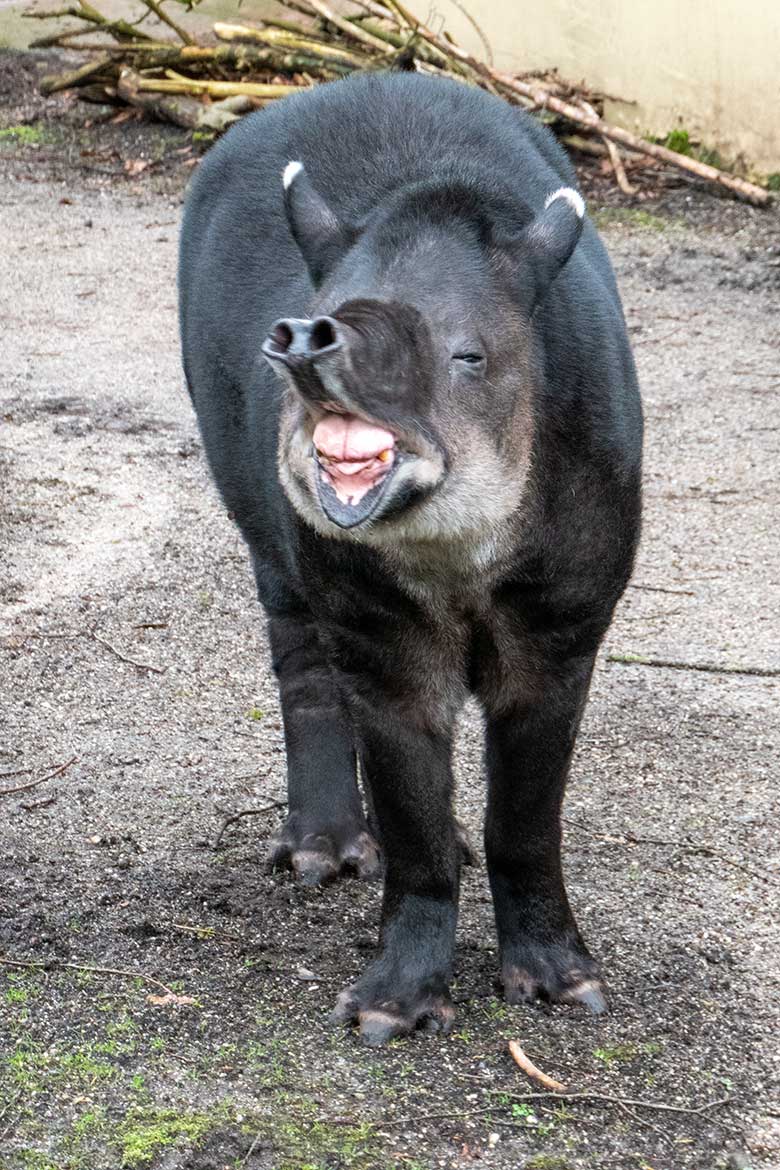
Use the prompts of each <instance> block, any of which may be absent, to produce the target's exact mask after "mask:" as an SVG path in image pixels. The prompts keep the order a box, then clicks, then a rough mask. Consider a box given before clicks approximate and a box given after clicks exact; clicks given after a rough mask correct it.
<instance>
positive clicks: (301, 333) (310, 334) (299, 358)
mask: <svg viewBox="0 0 780 1170" xmlns="http://www.w3.org/2000/svg"><path fill="white" fill-rule="evenodd" d="M343 345H344V336H343V332H342V330H341V328H340V326H339V323H338V321H334V319H333V318H332V317H315V318H314V320H313V321H310V320H308V319H307V318H303V317H282V318H280V320H278V321H276V322H275V323H274V324H273V325H272V326H271V329H270V332H269V334H268V336H267V337H266V339H265V341H264V342H263V346H262V349H263V353H264V354H265V356H266V357H267V358H268V359H269V360H270V361H272V362H275V361H278V362H283V363H284V364H285V365H286V366H289V367H290V368H295V367H296V366H302V365H304V364H305V363H308V362H314V361H317V360H318V359H319V358H321V357H324V356H325V355H326V354H332V353H336V352H337V351H338V350H340V349H341V348H342V346H343Z"/></svg>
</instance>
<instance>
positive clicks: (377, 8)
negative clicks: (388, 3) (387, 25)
mask: <svg viewBox="0 0 780 1170" xmlns="http://www.w3.org/2000/svg"><path fill="white" fill-rule="evenodd" d="M355 3H356V4H357V5H359V7H360V8H363V9H365V11H366V12H370V13H371V15H372V16H376V17H378V19H379V20H390V21H395V20H396V19H397V17H396V15H395V13H394V12H391V11H390V9H389V8H385V6H384V4H377V3H376V0H355Z"/></svg>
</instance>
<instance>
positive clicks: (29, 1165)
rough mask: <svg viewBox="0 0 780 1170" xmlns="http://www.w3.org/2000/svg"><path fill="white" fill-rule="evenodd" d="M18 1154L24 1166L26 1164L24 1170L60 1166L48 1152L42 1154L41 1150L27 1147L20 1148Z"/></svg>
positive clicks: (42, 1169)
mask: <svg viewBox="0 0 780 1170" xmlns="http://www.w3.org/2000/svg"><path fill="white" fill-rule="evenodd" d="M18 1156H19V1158H20V1160H21V1164H22V1166H24V1170H59V1167H58V1166H56V1165H55V1164H54V1162H52V1161H51V1159H50V1158H48V1157H47V1156H46V1154H42V1153H41V1152H40V1150H33V1149H30V1148H29V1147H25V1148H24V1149H22V1150H19V1152H18Z"/></svg>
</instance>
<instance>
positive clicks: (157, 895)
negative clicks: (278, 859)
mask: <svg viewBox="0 0 780 1170" xmlns="http://www.w3.org/2000/svg"><path fill="white" fill-rule="evenodd" d="M40 68H41V63H40V61H39V60H38V59H36V58H35V57H32V56H27V57H19V58H10V57H9V56H6V57H5V58H4V59H3V61H2V65H1V66H0V91H2V90H3V89H4V94H3V97H4V101H5V108H4V110H3V112H2V121H0V125H4V126H5V127H12V126H17V125H19V124H22V123H24V124H26V125H28V126H32V127H34V128H35V130H36V134H37V138H36V137H35V135H32V136H30V135H28V140H27V142H24V141H22V140H20V138H19V136H18V135H14V134H7V133H5V134H2V136H1V137H2V140H1V141H0V272H1V275H0V302H1V304H2V321H1V323H0V331H1V340H0V347H1V349H2V371H1V373H0V419H1V420H2V429H1V430H0V493H1V500H0V525H1V528H2V530H1V533H0V537H1V540H2V544H0V564H1V565H2V573H1V574H0V597H1V600H2V608H1V610H0V679H1V680H2V699H1V704H2V705H1V706H0V772H2V774H3V775H2V776H0V789H3V790H5V789H7V788H10V787H13V786H16V785H21V784H27V783H29V782H32V781H35V780H38V779H39V778H41V777H44V776H48V775H49V773H51V772H53V771H54V770H55V769H56V768H58V767H59V766H60V765H63V764H66V763H67V764H68V767H67V768H65V769H64V770H63V771H61V772H60V774H59V775H56V776H53V777H52V778H51V779H49V780H47V781H45V782H43V783H40V784H38V785H36V786H35V787H32V788H29V789H27V790H26V791H21V792H16V793H11V794H7V795H3V794H2V793H0V816H1V818H2V819H1V820H0V962H1V963H2V965H0V1167H2V1170H87V1168H90V1170H119V1168H120V1167H149V1168H151V1170H223V1168H231V1170H236V1168H239V1167H246V1168H247V1170H304V1168H308V1170H326V1168H328V1170H391V1168H397V1170H402V1168H403V1170H436V1168H439V1167H450V1168H454V1167H457V1168H459V1170H460V1168H462V1167H470V1166H472V1165H476V1164H484V1165H485V1166H486V1167H491V1168H493V1170H510V1168H511V1170H514V1168H517V1167H527V1168H529V1170H576V1168H582V1170H585V1168H588V1170H739V1168H742V1170H744V1168H746V1167H753V1168H755V1170H758V1168H759V1167H760V1168H766V1170H769V1168H770V1167H773V1168H775V1170H776V1168H777V1167H780V1104H779V1103H778V1099H777V1084H778V1076H777V1073H778V1055H777V1037H778V1025H779V1024H780V1018H779V1017H780V1008H779V1006H778V1004H779V1000H780V995H779V991H780V989H779V987H778V973H779V964H778V930H777V907H778V900H779V897H778V891H779V890H780V852H779V851H778V850H779V847H778V837H777V825H778V797H777V773H778V761H779V760H780V748H779V744H778V713H777V698H778V679H777V678H776V677H772V676H771V675H769V676H762V675H760V674H727V673H712V672H699V671H693V670H690V669H667V668H657V667H649V666H644V665H625V664H621V663H617V662H611V661H609V658H608V656H609V654H626V653H634V654H643V655H648V656H657V657H661V658H664V659H674V660H680V661H683V662H686V663H711V664H720V665H724V664H725V665H732V666H739V667H743V668H746V669H751V668H760V669H765V670H769V669H774V670H777V669H778V668H780V639H779V638H778V618H780V589H779V588H778V573H779V572H780V569H778V564H780V559H779V557H778V553H779V552H780V549H779V548H778V536H777V504H778V481H777V469H778V455H779V452H778V436H779V435H780V410H779V409H778V403H777V397H778V389H780V361H778V353H779V350H780V314H779V310H780V266H779V265H780V231H779V230H778V229H780V215H779V214H778V211H777V210H774V211H770V212H764V213H760V212H755V211H752V210H751V209H749V208H746V207H744V206H739V205H737V204H733V203H726V202H724V201H723V200H720V199H717V198H715V197H713V196H711V195H709V194H706V193H703V192H700V191H695V190H692V189H690V188H681V189H677V190H673V191H671V192H668V193H667V194H666V195H665V196H664V197H663V199H662V200H661V201H660V202H656V203H654V204H647V203H643V204H642V206H641V208H640V209H639V210H637V209H636V208H630V207H628V206H622V207H620V206H618V207H614V206H611V207H606V208H605V207H604V205H603V202H602V199H601V192H600V190H599V188H598V187H591V188H590V193H591V201H590V210H591V213H592V214H594V215H595V216H596V217H597V219H598V221H599V222H600V223H601V224H602V225H603V226H604V232H605V237H606V239H607V242H608V245H609V247H610V249H611V253H612V255H613V257H614V262H615V265H616V268H617V272H618V276H619V280H620V283H621V287H622V291H623V295H624V300H625V306H626V311H627V315H628V321H629V324H630V328H631V331H632V336H633V338H634V341H635V344H636V357H637V361H638V365H639V370H640V375H641V381H642V384H643V388H644V398H645V406H646V413H647V447H646V520H645V529H644V538H643V542H642V548H641V552H640V555H639V560H638V564H637V568H636V573H635V577H634V582H633V585H632V586H631V587H630V588H629V590H628V591H627V594H626V596H625V598H624V600H623V602H622V603H621V605H620V608H619V613H618V616H617V619H616V621H615V624H614V626H613V628H612V630H611V631H610V634H609V636H608V638H607V641H606V644H605V647H604V652H603V653H602V655H601V660H600V666H599V669H598V671H597V674H596V679H595V683H594V687H593V692H592V698H591V702H590V705H589V708H588V712H587V715H586V719H585V724H584V727H583V732H582V736H581V739H580V743H579V748H578V752H577V757H576V761H575V764H574V769H573V774H572V779H571V785H570V791H569V798H568V802H567V806H566V813H565V828H566V834H565V835H566V866H567V871H568V880H569V885H570V892H571V896H572V900H573V903H574V905H575V907H576V909H577V911H578V914H579V917H580V920H581V924H582V926H583V928H584V930H585V933H586V935H587V937H588V939H589V941H590V943H591V946H592V948H593V950H594V952H595V953H596V954H597V955H598V956H599V958H600V959H601V961H602V962H603V965H604V969H605V972H606V975H607V979H608V982H609V987H610V993H611V1010H610V1012H609V1014H608V1015H607V1016H606V1017H604V1018H600V1019H595V1018H589V1017H588V1016H586V1015H584V1014H583V1013H581V1012H580V1011H578V1010H572V1009H566V1008H560V1007H557V1008H554V1009H550V1008H546V1007H544V1006H542V1005H539V1006H535V1007H529V1008H507V1007H506V1006H505V1005H504V1004H503V1003H502V1001H501V998H500V995H499V994H498V993H497V991H496V988H495V986H494V979H495V974H496V954H495V936H494V930H493V924H492V917H491V907H490V902H489V897H488V889H487V880H486V875H485V872H484V868H482V867H477V868H475V869H471V870H468V871H467V872H466V876H465V881H464V889H463V899H462V916H461V923H460V931H459V951H458V971H457V984H456V987H455V997H456V1000H457V1005H458V1023H457V1026H456V1029H455V1032H454V1034H453V1035H452V1036H450V1037H449V1038H447V1039H444V1040H442V1039H432V1038H428V1037H424V1036H422V1035H419V1036H415V1037H413V1038H411V1039H409V1040H403V1041H397V1042H394V1043H393V1044H391V1045H390V1046H389V1047H388V1048H387V1049H385V1050H381V1051H371V1050H366V1049H363V1048H361V1046H360V1045H359V1043H358V1042H357V1041H356V1039H355V1037H354V1036H353V1035H352V1034H351V1033H349V1032H344V1031H335V1032H334V1031H332V1030H331V1029H329V1028H328V1027H327V1025H326V1016H327V1012H328V1010H329V1009H330V1007H331V1006H332V1004H333V1001H334V999H335V996H336V994H337V992H338V991H339V990H340V988H341V987H342V986H343V985H344V984H345V983H347V982H348V981H350V980H351V979H352V978H353V977H354V976H355V975H356V974H357V972H358V971H359V970H360V968H361V967H362V966H363V965H364V964H365V962H366V960H367V958H368V957H369V955H370V952H371V949H372V947H373V945H374V939H375V934H376V926H377V917H378V910H379V899H380V890H379V887H378V886H376V885H365V884H360V883H358V882H356V881H346V882H343V883H341V884H339V885H337V886H336V887H333V888H330V889H326V890H311V889H304V888H301V887H299V886H297V885H295V884H294V882H293V881H292V880H291V878H290V876H289V875H287V874H271V873H269V872H268V871H267V869H266V868H265V866H264V854H265V850H266V847H267V841H268V838H269V836H270V835H271V833H272V831H273V830H274V828H275V826H276V825H277V824H278V822H279V820H280V818H281V816H282V814H283V809H282V808H279V807H272V808H270V810H269V811H268V812H266V813H265V814H263V815H261V816H253V817H247V818H244V819H241V820H239V821H237V822H235V823H234V824H232V825H230V826H229V827H228V828H227V830H226V831H225V834H224V836H223V839H222V842H221V847H220V848H219V849H215V848H214V842H215V838H216V837H217V834H218V832H219V830H220V827H221V826H222V825H223V822H224V821H225V818H226V817H227V816H228V815H229V814H231V813H233V812H237V811H241V810H244V809H249V808H257V807H261V806H265V805H271V804H272V802H274V801H277V800H282V799H283V798H284V756H283V748H282V737H281V731H280V722H279V710H278V705H277V698H276V692H275V688H274V683H273V680H272V678H271V675H270V671H269V663H268V654H267V648H266V643H265V638H264V631H263V622H262V618H261V614H260V612H259V609H258V607H257V605H256V603H255V600H254V597H253V592H252V587H251V582H250V575H249V571H248V566H247V563H246V557H245V555H244V551H243V547H242V544H241V541H240V540H239V537H238V534H237V532H236V530H235V528H234V527H233V525H232V524H231V522H230V520H229V518H228V517H227V516H226V515H225V513H224V510H223V509H222V508H221V506H220V504H219V502H218V500H217V497H216V494H215V492H214V490H213V488H212V487H211V485H210V483H209V479H208V476H207V473H206V470H205V467H204V461H203V458H202V454H201V449H200V444H199V442H198V437H197V432H196V428H195V425H194V422H193V418H192V416H191V413H190V408H189V405H188V402H187V400H186V397H185V394H184V391H183V387H182V378H181V374H180V370H179V360H178V349H177V336H176V319H175V284H174V271H175V252H176V237H177V224H178V219H179V214H180V202H181V193H182V189H183V184H184V180H185V178H186V175H187V174H188V173H189V171H188V168H187V167H186V166H183V165H182V164H183V163H184V162H186V161H187V160H188V159H190V158H192V157H193V155H194V154H196V153H197V149H198V147H197V146H195V147H193V146H192V145H191V142H190V140H189V139H188V138H187V137H186V136H185V135H183V134H182V133H179V132H177V131H169V130H164V129H161V128H159V127H153V126H147V125H143V124H141V123H137V122H131V123H125V124H123V125H120V126H117V125H111V124H109V123H108V122H107V121H101V120H100V118H104V116H105V112H102V113H101V114H100V118H98V122H97V123H96V124H95V125H93V126H92V127H86V128H85V127H84V125H83V123H84V119H85V117H87V116H88V113H87V114H85V111H84V109H83V108H80V109H79V110H78V111H74V110H73V109H72V108H71V107H70V106H69V104H68V102H67V99H63V100H62V101H61V102H60V103H57V104H55V105H54V106H49V107H48V108H47V112H46V115H45V117H43V114H42V110H41V108H40V105H39V104H36V101H35V99H34V97H33V96H32V82H33V81H34V79H35V76H36V74H37V72H39V71H40ZM42 117H43V120H41V118H42ZM31 138H32V139H35V140H34V141H32V140H31ZM177 151H178V152H180V153H178V154H177V153H176V152H177ZM139 160H140V161H141V162H146V164H147V165H146V166H144V167H141V166H139V165H138V164H139ZM128 164H130V165H128ZM480 751H481V746H480V722H479V716H478V713H477V712H476V711H475V710H469V711H467V712H466V714H465V716H464V719H463V723H462V736H461V740H460V745H459V750H458V755H457V768H458V775H459V796H458V805H459V812H460V815H461V816H462V817H463V818H464V819H465V821H466V823H467V824H468V826H469V827H470V829H471V831H472V834H473V837H474V839H475V840H478V839H479V835H480V821H481V810H482V805H483V780H482V771H481V762H480ZM14 961H15V962H19V963H24V962H29V963H32V964H37V965H38V966H35V967H25V966H17V967H14V966H13V965H8V964H10V963H12V962H14ZM66 964H67V966H66ZM94 968H102V969H103V970H100V971H98V970H94ZM106 969H109V970H106ZM118 971H121V972H123V973H122V974H119V973H116V972H118ZM154 981H157V983H161V984H164V985H165V987H166V988H169V989H172V991H173V992H174V993H176V995H177V996H179V997H181V1000H182V1001H181V1002H178V1003H177V1002H171V1000H170V999H169V1000H168V1002H162V1003H159V1002H154V1000H153V999H152V998H150V996H151V997H153V996H157V997H160V998H163V999H164V998H165V995H166V992H165V991H164V990H163V989H161V988H160V987H159V986H158V985H157V983H155V982H154ZM511 1038H515V1039H518V1040H519V1041H520V1043H521V1044H522V1046H523V1047H524V1048H525V1050H526V1051H527V1052H528V1053H529V1055H530V1056H531V1057H532V1059H533V1060H534V1061H535V1062H536V1063H537V1064H538V1065H540V1066H541V1067H542V1068H543V1069H545V1070H546V1071H547V1072H548V1073H550V1074H552V1075H554V1076H555V1077H557V1078H558V1079H560V1080H562V1081H564V1082H565V1083H566V1085H567V1086H568V1089H569V1092H570V1093H571V1094H572V1095H573V1096H572V1097H562V1098H561V1099H559V1100H555V1099H552V1098H550V1097H546V1096H542V1097H539V1096H538V1094H539V1093H540V1092H542V1089H541V1086H540V1085H538V1084H536V1083H535V1082H533V1081H529V1080H528V1079H527V1078H525V1077H524V1076H523V1075H522V1074H521V1073H520V1072H519V1070H517V1069H516V1068H515V1066H514V1065H513V1064H512V1062H511V1060H510V1059H509V1056H508V1053H507V1041H508V1040H509V1039H511ZM534 1094H537V1096H535V1097H534ZM529 1095H530V1098H529Z"/></svg>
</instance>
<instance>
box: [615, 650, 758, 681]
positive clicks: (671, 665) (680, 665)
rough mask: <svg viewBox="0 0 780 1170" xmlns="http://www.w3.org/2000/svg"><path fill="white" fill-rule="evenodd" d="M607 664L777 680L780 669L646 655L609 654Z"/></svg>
mask: <svg viewBox="0 0 780 1170" xmlns="http://www.w3.org/2000/svg"><path fill="white" fill-rule="evenodd" d="M607 662H619V663H622V664H623V665H624V666H664V667H666V668H667V669H668V670H698V671H703V672H704V673H706V674H750V675H755V676H757V677H758V678H777V677H778V676H780V667H776V666H731V665H729V664H727V663H719V662H681V661H678V660H677V659H676V658H653V657H650V656H647V655H644V654H608V655H607Z"/></svg>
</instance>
